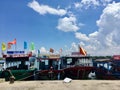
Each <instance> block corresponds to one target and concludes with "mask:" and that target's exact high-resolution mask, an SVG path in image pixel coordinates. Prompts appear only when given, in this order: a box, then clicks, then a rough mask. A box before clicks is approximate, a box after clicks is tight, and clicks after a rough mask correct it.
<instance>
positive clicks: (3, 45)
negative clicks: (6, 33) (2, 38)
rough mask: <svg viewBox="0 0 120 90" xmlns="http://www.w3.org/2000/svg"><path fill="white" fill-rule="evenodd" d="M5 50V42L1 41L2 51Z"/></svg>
mask: <svg viewBox="0 0 120 90" xmlns="http://www.w3.org/2000/svg"><path fill="white" fill-rule="evenodd" d="M5 50H6V44H5V43H4V42H3V43H2V51H5Z"/></svg>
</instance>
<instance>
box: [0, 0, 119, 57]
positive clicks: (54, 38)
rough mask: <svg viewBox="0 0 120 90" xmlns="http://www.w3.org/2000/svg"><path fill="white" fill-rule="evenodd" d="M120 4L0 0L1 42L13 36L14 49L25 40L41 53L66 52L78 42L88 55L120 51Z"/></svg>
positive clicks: (83, 0)
mask: <svg viewBox="0 0 120 90" xmlns="http://www.w3.org/2000/svg"><path fill="white" fill-rule="evenodd" d="M119 6H120V1H119V0H0V43H2V42H5V43H7V42H9V41H12V40H14V38H16V40H17V50H23V43H24V41H26V42H27V43H28V48H29V45H30V43H31V42H34V44H35V50H36V51H37V50H38V49H40V51H41V53H48V51H49V49H50V48H53V49H54V50H55V53H58V52H59V49H60V48H62V49H63V53H65V54H69V53H70V52H72V51H78V45H81V46H82V47H83V48H85V50H86V51H87V52H88V54H90V55H113V54H120V51H119V50H120V43H119V41H120V39H119V34H118V33H120V30H119V28H120V7H119ZM11 50H14V46H12V49H11ZM28 50H29V49H28Z"/></svg>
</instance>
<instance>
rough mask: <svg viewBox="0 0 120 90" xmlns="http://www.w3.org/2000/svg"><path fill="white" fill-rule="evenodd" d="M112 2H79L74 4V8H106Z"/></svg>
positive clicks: (102, 0)
mask: <svg viewBox="0 0 120 90" xmlns="http://www.w3.org/2000/svg"><path fill="white" fill-rule="evenodd" d="M112 1H113V0H81V1H80V2H76V3H74V5H75V7H76V8H85V9H88V8H89V7H98V6H106V5H107V4H109V3H111V2H112Z"/></svg>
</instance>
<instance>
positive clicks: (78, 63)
mask: <svg viewBox="0 0 120 90" xmlns="http://www.w3.org/2000/svg"><path fill="white" fill-rule="evenodd" d="M61 68H62V69H63V71H64V76H65V77H69V78H72V79H88V75H89V73H90V72H92V71H93V70H94V67H93V61H92V58H91V57H90V56H83V55H70V56H63V57H62V58H61Z"/></svg>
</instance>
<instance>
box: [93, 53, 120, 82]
mask: <svg viewBox="0 0 120 90" xmlns="http://www.w3.org/2000/svg"><path fill="white" fill-rule="evenodd" d="M94 66H95V73H96V78H97V79H105V80H119V79H120V55H114V56H113V57H112V58H111V59H99V60H95V62H94Z"/></svg>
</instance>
